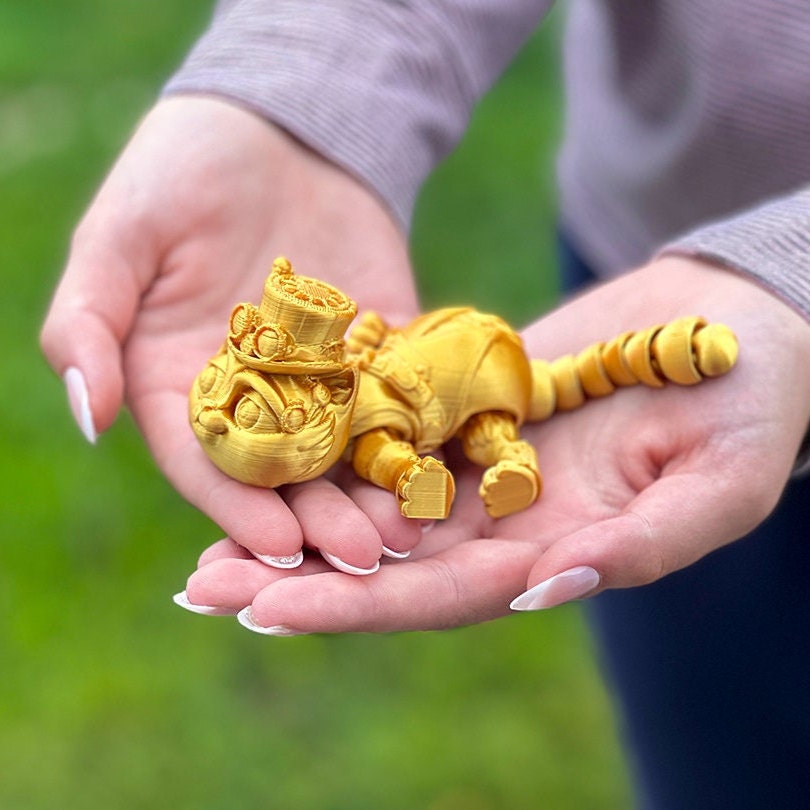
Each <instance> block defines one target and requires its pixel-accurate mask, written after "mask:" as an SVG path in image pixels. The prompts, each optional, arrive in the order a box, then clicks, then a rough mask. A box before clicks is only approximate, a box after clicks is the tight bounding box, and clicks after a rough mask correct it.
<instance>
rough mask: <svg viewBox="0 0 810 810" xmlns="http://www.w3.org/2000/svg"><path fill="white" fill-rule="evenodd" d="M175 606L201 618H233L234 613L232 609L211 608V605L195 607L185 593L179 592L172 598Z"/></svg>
mask: <svg viewBox="0 0 810 810" xmlns="http://www.w3.org/2000/svg"><path fill="white" fill-rule="evenodd" d="M172 601H173V602H174V604H175V605H179V606H180V607H181V608H185V610H190V611H191V612H192V613H199V614H200V615H201V616H233V615H235V614H236V611H235V610H234V609H233V608H224V607H213V606H211V605H195V604H194V603H193V602H189V601H188V596H187V595H186V592H185V591H180V593H176V594H175V595H174V596H173V597H172Z"/></svg>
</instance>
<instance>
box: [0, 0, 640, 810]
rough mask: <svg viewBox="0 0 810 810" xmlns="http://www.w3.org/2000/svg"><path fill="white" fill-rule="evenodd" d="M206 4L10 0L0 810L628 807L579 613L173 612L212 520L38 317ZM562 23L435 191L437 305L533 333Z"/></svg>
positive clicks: (430, 199)
mask: <svg viewBox="0 0 810 810" xmlns="http://www.w3.org/2000/svg"><path fill="white" fill-rule="evenodd" d="M207 15H208V7H207V4H205V3H200V2H199V0H172V2H161V0H116V2H108V0H72V2H70V3H56V2H48V0H4V2H3V3H2V4H0V189H1V191H0V206H1V208H0V233H2V238H0V267H1V268H2V276H1V277H0V278H2V297H1V298H0V307H1V308H2V309H1V310H0V340H1V341H2V342H1V344H0V345H2V363H1V364H0V391H2V419H1V420H0V464H1V465H2V466H1V467H0V534H1V535H2V540H1V541H0V808H2V809H3V810H18V809H19V810H40V808H42V809H45V808H47V810H73V808H97V807H111V808H116V810H130V809H133V810H134V809H135V808H163V807H166V808H174V810H185V808H189V809H190V808H199V809H200V810H219V808H222V809H223V810H225V808H229V809H230V808H237V810H239V809H240V808H317V809H318V810H320V809H321V808H323V809H324V810H326V809H328V808H336V809H337V808H348V809H351V808H358V809H359V810H362V809H363V808H381V807H382V808H390V809H391V810H398V809H399V808H431V809H432V810H456V809H458V810H484V809H485V808H498V809H499V808H515V809H519V808H529V807H532V808H536V807H542V808H550V809H551V810H566V809H567V808H572V809H574V808H621V807H626V806H627V804H628V795H629V790H628V782H627V778H626V776H625V769H624V765H623V760H622V756H621V753H620V750H619V746H618V742H617V733H616V729H615V720H614V718H613V714H612V710H611V706H610V703H609V700H608V697H607V695H606V693H605V690H604V687H603V686H602V684H601V682H600V680H599V677H598V671H597V667H596V665H595V663H594V657H593V652H592V649H591V645H590V642H589V640H588V637H587V634H586V632H585V630H584V628H583V624H582V620H581V616H580V613H579V611H578V609H577V608H576V607H571V606H569V607H564V608H561V609H558V610H555V611H552V612H550V613H547V614H545V615H521V616H514V617H510V618H508V619H505V620H501V621H497V622H492V623H489V624H485V625H482V626H478V627H472V628H464V629H460V630H455V631H450V632H443V633H408V634H392V635H387V636H363V635H353V636H341V637H318V636H314V637H302V638H293V639H267V638H262V637H259V636H256V635H253V634H250V633H248V632H247V631H244V630H242V629H241V628H240V627H239V626H238V625H237V624H236V623H235V621H233V620H229V619H210V618H203V617H198V616H193V615H191V614H189V613H186V612H184V611H181V610H180V609H178V608H176V607H175V606H174V605H172V603H171V601H170V596H171V594H172V593H174V592H175V591H177V590H180V589H181V588H182V587H183V585H184V580H185V576H186V574H187V572H188V571H189V570H190V569H191V568H192V567H193V565H194V562H195V560H196V556H197V554H198V552H199V551H200V550H201V549H202V548H203V547H204V546H205V545H207V544H208V543H209V542H211V541H213V540H214V539H216V538H217V537H218V532H217V529H216V527H214V526H213V525H211V524H210V522H209V521H207V519H205V518H204V517H202V516H201V515H199V514H197V513H196V512H195V511H194V510H193V509H191V508H190V507H189V506H188V505H186V504H185V503H184V502H183V501H182V500H181V499H180V498H179V497H178V496H177V495H176V494H175V493H174V492H173V490H172V489H171V488H170V487H169V486H168V485H167V484H166V483H165V481H163V479H162V478H161V476H160V475H159V474H158V472H157V471H156V469H155V467H154V465H153V463H152V461H151V459H150V457H149V456H148V454H147V453H146V451H145V449H144V447H143V446H142V444H141V441H140V439H139V437H138V435H137V433H136V431H135V430H134V428H133V426H132V424H131V421H130V419H129V418H128V417H127V416H126V414H124V415H122V417H121V418H120V419H119V421H118V423H117V424H116V425H115V427H114V428H113V429H112V430H111V431H110V432H109V433H108V434H106V435H105V436H103V437H102V438H101V440H100V442H99V444H98V446H97V447H95V448H91V447H89V446H88V445H86V444H85V443H84V442H83V440H82V439H81V437H80V435H79V433H78V431H77V429H76V428H75V426H74V425H73V423H72V421H71V418H70V416H69V413H68V409H67V405H66V401H65V395H64V391H63V390H62V388H61V385H60V383H59V381H58V380H57V379H56V378H55V376H54V375H53V374H52V373H51V372H50V371H49V370H48V369H47V367H46V366H45V363H44V361H43V360H42V359H41V358H40V356H39V353H38V347H37V332H38V328H39V323H40V321H41V318H42V315H43V313H44V310H45V307H46V306H47V301H48V298H49V295H50V290H51V289H52V287H53V285H54V283H55V280H56V279H57V277H58V275H59V273H60V271H61V266H62V263H63V261H64V258H65V254H66V250H67V244H68V241H69V238H70V232H71V229H72V227H73V225H74V224H75V222H76V220H77V218H78V217H79V215H80V213H81V211H82V210H83V209H84V207H85V206H86V205H87V203H88V201H89V199H90V196H91V195H92V192H93V190H94V188H95V187H96V185H97V184H98V183H99V181H100V180H101V178H102V177H103V174H104V173H105V171H106V169H107V167H108V166H109V164H110V162H111V160H112V159H113V158H114V156H115V154H116V152H117V151H118V149H119V148H120V147H121V145H122V144H123V142H124V140H125V138H126V136H127V133H128V132H129V131H130V129H131V128H132V126H133V125H134V123H135V122H136V120H137V118H138V116H139V115H140V114H141V113H142V112H143V111H144V110H145V109H146V108H147V107H148V105H149V104H150V103H151V100H152V99H153V98H154V95H155V93H156V92H157V90H158V88H159V87H160V84H161V82H162V80H163V79H164V78H165V77H166V76H167V75H168V73H169V72H170V71H171V70H172V68H173V67H174V66H175V65H176V64H177V63H178V61H179V59H180V57H181V55H182V54H183V52H184V51H185V49H186V48H187V47H188V45H189V44H190V42H191V41H192V40H193V38H194V37H195V35H196V34H197V33H198V32H199V31H200V30H201V29H202V27H203V26H204V24H205V21H206V18H207ZM555 65H556V36H555V26H554V25H551V26H550V27H548V26H547V27H546V29H545V30H544V31H542V32H541V34H540V35H539V36H536V37H534V38H533V39H532V41H531V42H530V43H529V46H528V47H527V48H526V49H525V50H524V52H522V54H521V55H520V57H519V59H518V60H517V62H516V63H515V65H514V66H513V68H511V69H510V71H509V72H508V73H507V75H506V76H505V77H504V79H503V81H502V82H501V83H500V84H499V85H498V87H497V88H496V90H495V91H494V92H493V93H492V94H491V95H490V96H489V97H488V98H487V99H486V100H485V102H484V103H483V104H482V105H481V107H480V108H479V110H478V111H477V112H476V115H475V120H474V124H473V127H472V129H471V131H470V134H469V136H468V137H467V139H466V140H465V142H464V144H463V145H462V147H461V148H460V149H459V150H458V152H457V153H456V154H454V156H453V157H452V158H451V159H450V160H448V161H447V163H446V164H445V165H443V166H442V167H441V168H440V169H439V170H438V171H437V173H436V175H435V177H434V178H432V179H431V181H430V182H429V184H428V186H427V188H426V190H425V193H424V195H423V197H422V199H421V200H420V204H419V209H418V212H417V216H416V220H415V225H414V238H413V254H414V260H415V263H416V265H417V267H418V270H419V274H420V279H421V283H422V288H423V290H424V294H425V299H426V300H427V301H428V302H430V303H431V304H434V305H435V304H441V303H450V302H455V303H458V302H461V301H464V302H470V303H473V304H476V305H478V306H480V307H482V308H485V309H489V310H495V311H498V312H501V313H503V314H505V315H506V316H508V317H510V318H512V319H513V320H514V321H515V322H516V323H522V322H524V321H526V320H527V319H529V318H530V317H531V316H532V315H533V314H535V313H536V312H538V311H539V310H541V309H543V308H545V307H548V306H549V305H550V304H551V302H552V301H553V298H554V295H555V288H554V282H553V281H551V280H549V275H548V274H547V273H544V272H543V269H544V268H548V267H549V266H550V265H551V264H552V263H553V219H554V199H553V192H552V188H551V187H552V182H551V177H552V168H551V158H550V154H551V150H552V149H553V145H554V143H555V141H556V138H557V136H558V115H557V110H558V107H559V99H558V95H557V91H556V89H555V88H556V67H555Z"/></svg>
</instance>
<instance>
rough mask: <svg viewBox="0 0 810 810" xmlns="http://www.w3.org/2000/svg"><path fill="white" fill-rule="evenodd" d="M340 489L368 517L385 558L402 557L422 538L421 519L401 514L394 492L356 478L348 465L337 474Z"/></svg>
mask: <svg viewBox="0 0 810 810" xmlns="http://www.w3.org/2000/svg"><path fill="white" fill-rule="evenodd" d="M336 480H337V483H338V484H339V485H340V488H341V489H342V490H343V491H344V492H345V493H346V495H348V496H349V498H351V500H352V501H353V502H354V503H355V504H356V505H357V507H358V508H359V509H360V510H361V511H362V512H363V513H364V514H365V515H366V517H368V519H369V520H370V521H371V523H372V525H373V526H374V528H375V529H376V531H377V533H378V534H379V536H380V540H381V542H382V553H383V556H385V557H390V558H394V559H405V558H406V557H408V556H409V555H410V552H411V550H412V549H413V548H415V547H416V545H417V544H418V543H419V541H420V540H421V539H422V533H423V529H424V524H425V522H424V521H420V520H414V519H412V518H407V517H405V516H404V515H403V514H402V511H401V510H400V507H399V503H398V502H397V498H396V495H394V494H393V493H392V492H388V491H387V490H384V489H382V488H381V487H378V486H375V485H374V484H371V483H369V482H368V481H363V480H362V479H360V478H358V477H357V476H356V475H355V474H354V473H353V472H352V471H351V470H349V469H348V467H347V468H346V469H344V470H342V471H341V473H340V474H339V475H338V477H337V479H336Z"/></svg>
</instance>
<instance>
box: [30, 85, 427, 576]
mask: <svg viewBox="0 0 810 810" xmlns="http://www.w3.org/2000/svg"><path fill="white" fill-rule="evenodd" d="M279 254H284V255H286V256H288V257H289V258H290V259H291V260H292V262H293V264H294V265H295V267H296V268H297V269H298V270H299V271H300V272H301V273H303V274H304V275H311V276H316V277H318V278H322V279H324V280H326V281H329V282H331V283H333V284H335V285H336V286H338V287H340V288H341V289H342V290H343V291H344V292H346V293H347V294H349V295H350V296H351V297H353V298H354V299H355V300H356V301H357V302H358V304H359V305H360V306H361V307H362V308H373V309H375V310H377V311H378V312H380V313H382V314H383V315H385V316H386V317H387V318H388V319H389V320H390V321H392V322H394V323H396V322H403V321H405V320H408V319H409V318H411V317H413V315H414V314H415V313H416V311H417V303H416V294H415V290H414V284H413V281H412V274H411V269H410V265H409V261H408V255H407V247H406V242H405V238H404V237H403V234H402V233H401V231H400V229H399V228H398V227H397V225H396V224H395V223H394V221H393V220H392V218H391V216H390V215H389V214H388V212H387V211H386V209H385V208H384V207H383V205H382V204H381V203H380V202H379V201H378V200H377V198H376V197H375V196H374V195H373V194H372V193H371V192H369V191H368V190H367V189H366V188H365V187H364V186H363V185H361V184H360V183H359V182H358V181H356V180H355V179H353V178H352V177H350V176H349V175H348V174H347V173H346V172H344V171H342V170H341V169H339V168H338V167H336V166H334V165H333V164H331V163H329V162H328V161H326V160H324V159H323V158H321V157H319V156H318V155H316V154H315V153H314V152H312V151H311V150H309V149H308V148H306V147H305V146H303V145H302V144H301V143H299V142H298V141H296V140H295V139H293V138H292V137H291V136H289V135H287V134H286V133H284V132H282V131H280V130H278V129H277V128H275V127H274V126H272V125H270V124H268V123H267V122H265V121H264V120H262V119H260V118H258V117H257V116H255V115H253V114H252V113H249V112H247V111H245V110H243V109H241V108H239V107H237V106H234V105H232V104H230V103H228V102H225V101H223V100H219V99H214V98H209V97H203V96H200V97H191V96H183V97H180V96H178V97H173V98H169V99H166V100H163V101H161V102H159V103H158V104H157V105H156V106H155V107H154V108H153V109H152V111H151V112H149V113H148V115H147V116H146V117H145V119H144V120H143V122H142V123H141V125H140V127H139V128H138V130H137V131H136V132H135V134H134V136H133V138H132V140H131V141H130V143H129V144H128V145H127V147H126V148H125V149H124V151H123V153H122V154H121V156H120V157H119V159H118V161H117V162H116V164H115V166H114V167H113V169H112V170H111V172H110V174H109V176H108V177H107V179H106V180H105V182H104V183H103V185H102V186H101V188H100V190H99V191H98V194H97V195H96V197H95V199H94V200H93V201H92V203H91V205H90V207H89V209H88V210H87V212H86V214H85V215H84V217H83V218H82V220H81V222H80V223H79V225H78V227H77V229H76V231H75V235H74V238H73V242H72V246H71V251H70V255H69V259H68V262H67V266H66V269H65V271H64V274H63V276H62V279H61V281H60V283H59V285H58V288H57V290H56V292H55V295H54V297H53V301H52V304H51V307H50V311H49V313H48V316H47V319H46V321H45V323H44V326H43V329H42V336H41V341H42V347H43V351H44V353H45V355H46V357H47V359H48V361H49V362H50V364H51V366H52V367H53V369H54V371H56V373H57V374H59V375H60V376H62V377H63V378H64V379H65V381H66V384H67V385H68V392H69V395H70V398H71V403H72V405H73V409H74V413H75V414H76V416H77V419H78V421H79V423H80V426H81V427H82V429H83V431H84V433H85V435H86V436H87V437H88V438H89V439H91V440H95V436H96V432H97V431H104V430H106V429H107V428H109V426H110V425H111V424H112V422H113V420H114V419H115V416H116V414H117V412H118V411H119V409H120V408H121V407H122V405H123V404H124V403H126V404H127V405H128V406H129V408H130V409H131V411H132V413H133V415H134V417H135V420H136V422H137V424H138V427H139V428H140V430H141V432H142V433H143V435H144V438H145V439H146V442H147V444H148V446H149V448H150V450H151V452H152V454H153V455H154V458H155V460H156V461H157V463H158V465H159V466H160V468H161V470H162V471H163V472H164V474H165V475H166V476H167V478H168V479H169V481H170V482H171V483H172V484H173V485H174V486H175V488H176V489H177V490H178V491H179V492H180V493H181V494H182V495H183V496H185V497H186V498H187V499H188V500H189V501H190V502H191V503H192V504H194V505H195V506H197V507H198V508H199V509H200V510H201V511H203V512H204V513H206V514H207V515H208V516H209V517H210V518H211V519H212V520H213V521H215V522H216V523H217V524H218V525H219V526H220V527H221V528H222V530H223V531H224V532H225V533H226V534H227V535H229V536H230V537H231V538H232V539H233V540H234V541H236V542H237V543H238V544H239V545H241V546H243V547H245V548H247V549H249V550H250V551H251V552H253V553H255V554H259V555H264V556H265V557H267V558H269V561H270V562H271V563H272V562H278V560H276V559H275V558H279V557H294V556H296V555H297V553H298V552H299V551H300V550H301V548H302V545H304V544H306V545H310V546H317V547H318V548H320V549H322V550H324V551H327V552H329V553H331V554H333V555H335V556H336V557H338V558H339V559H341V560H343V561H344V562H346V563H348V564H350V565H353V566H355V567H358V568H361V569H365V568H371V567H373V565H374V564H376V561H377V560H378V558H379V556H380V553H381V549H382V546H383V545H384V544H385V545H388V546H389V547H391V548H393V549H395V550H402V551H404V550H407V549H408V548H410V547H411V546H413V545H415V544H416V542H417V541H418V539H419V536H420V533H419V529H418V526H415V525H414V524H412V523H410V522H409V521H407V520H406V519H405V518H402V517H401V516H400V515H399V514H398V512H397V510H396V505H395V504H392V503H390V501H391V499H390V496H388V494H387V493H383V492H377V491H374V490H375V488H373V487H371V485H363V486H360V485H358V487H359V488H358V489H357V491H358V493H359V495H358V496H357V497H358V499H359V500H360V501H362V503H363V509H362V510H361V509H360V507H358V506H356V505H355V502H354V501H353V500H351V499H350V498H349V497H348V496H347V495H345V494H344V493H343V491H342V490H340V489H338V488H337V487H336V486H333V485H332V484H330V483H329V482H327V481H319V482H313V483H312V484H310V485H301V486H299V487H297V488H295V490H294V491H293V493H292V494H291V496H290V498H289V499H288V500H289V503H287V502H285V501H284V500H283V499H282V497H281V496H280V495H279V494H278V493H277V492H275V491H272V490H262V489H257V488H254V487H250V486H247V485H244V484H240V483H238V482H236V481H233V480H231V479H229V478H227V477H226V476H225V475H224V474H223V473H221V472H220V471H219V470H218V469H216V468H215V467H214V466H213V464H212V463H211V462H210V461H209V460H208V459H207V457H206V456H205V455H204V454H203V452H202V450H201V449H200V447H199V445H198V443H197V440H196V439H195V437H194V435H193V433H192V431H191V428H190V426H189V424H188V416H187V402H188V392H189V388H190V386H191V383H192V380H193V379H194V377H195V375H196V374H197V373H198V372H199V370H200V369H201V368H203V366H204V364H205V362H206V360H207V359H208V358H209V357H210V356H211V355H213V354H214V353H215V351H216V350H217V348H218V347H219V345H220V344H221V343H222V340H223V338H224V336H225V333H226V330H227V323H228V315H229V313H230V311H231V308H232V307H233V306H234V304H236V303H238V302H240V301H254V300H258V298H259V297H260V295H261V290H262V284H263V281H264V278H265V276H266V274H267V273H268V271H269V269H270V265H271V262H272V260H273V258H274V257H275V256H276V255H279ZM324 508H327V509H328V514H329V520H328V521H325V522H324V521H323V520H322V516H323V509H324Z"/></svg>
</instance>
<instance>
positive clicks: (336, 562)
mask: <svg viewBox="0 0 810 810" xmlns="http://www.w3.org/2000/svg"><path fill="white" fill-rule="evenodd" d="M321 556H322V557H323V558H324V559H325V560H326V562H328V563H329V565H331V566H332V567H333V568H337V570H338V571H343V573H344V574H354V575H355V576H356V577H365V576H368V575H369V574H373V573H375V572H376V571H379V569H380V561H379V560H377V562H376V563H374V565H372V566H371V568H358V567H357V566H356V565H349V563H347V562H343V560H341V559H340V557H336V556H335V555H334V554H330V553H329V552H328V551H321Z"/></svg>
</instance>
